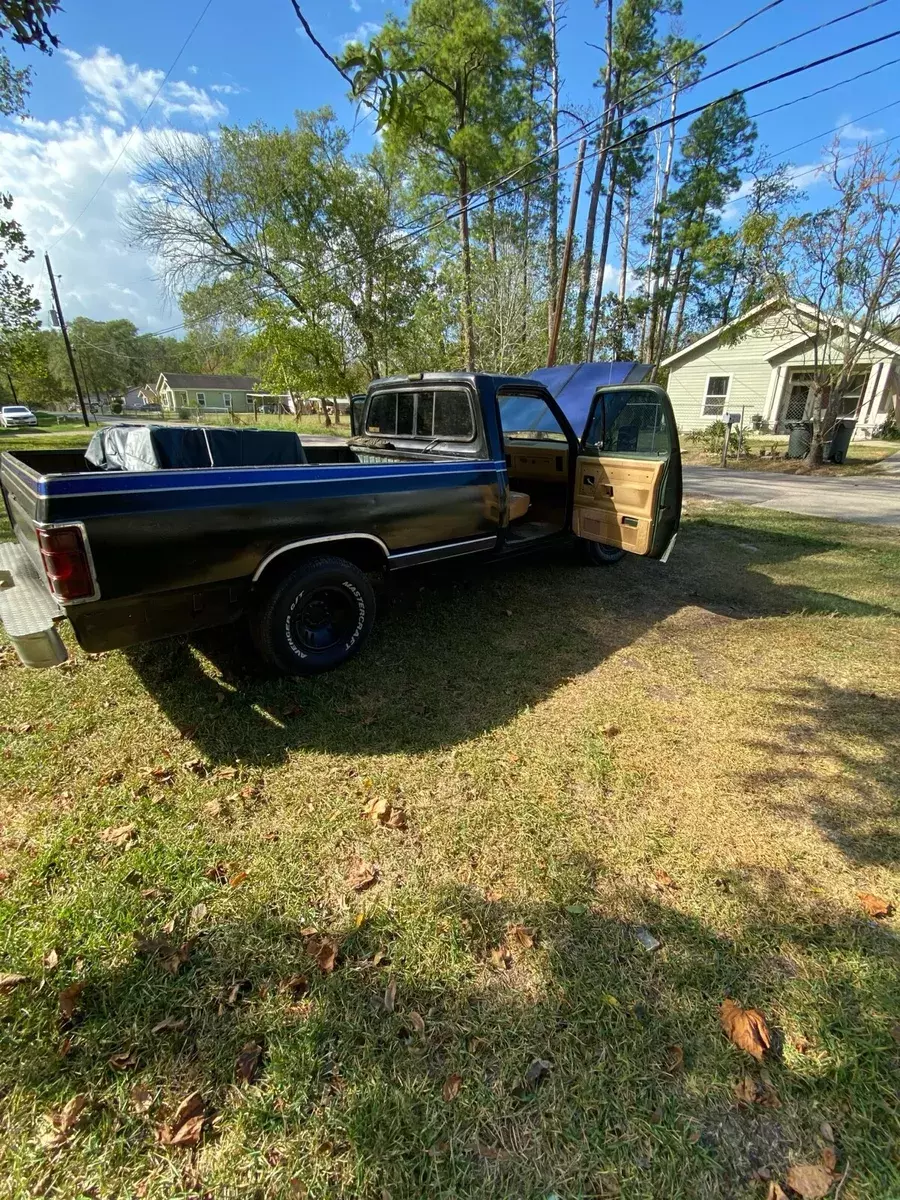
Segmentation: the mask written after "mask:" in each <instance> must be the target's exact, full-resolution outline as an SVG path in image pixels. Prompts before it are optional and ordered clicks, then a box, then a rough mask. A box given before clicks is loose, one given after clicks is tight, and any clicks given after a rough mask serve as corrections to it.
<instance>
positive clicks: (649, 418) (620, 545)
mask: <svg viewBox="0 0 900 1200" xmlns="http://www.w3.org/2000/svg"><path fill="white" fill-rule="evenodd" d="M680 521H681V450H680V448H679V445H678V431H677V429H676V428H675V415H674V413H673V411H672V402H671V401H670V400H669V397H668V396H667V395H666V393H665V392H664V391H663V389H662V388H660V387H656V386H654V385H652V384H632V385H631V386H625V387H615V386H613V387H601V388H597V390H596V392H595V393H594V398H593V401H592V403H591V408H590V413H589V415H588V421H587V425H586V426H585V430H584V434H583V436H582V439H581V445H580V447H579V452H578V459H577V462H576V467H575V496H574V505H573V510H572V529H573V532H574V533H576V534H577V535H578V536H579V537H582V538H585V539H586V540H587V541H591V542H599V543H601V544H603V545H605V546H609V547H614V548H616V549H620V550H627V551H628V552H629V553H631V554H642V555H645V556H646V557H648V558H661V559H666V558H668V555H669V551H670V549H671V547H672V543H673V541H674V540H675V534H676V533H677V531H678V526H679V523H680Z"/></svg>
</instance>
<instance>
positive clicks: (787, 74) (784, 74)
mask: <svg viewBox="0 0 900 1200" xmlns="http://www.w3.org/2000/svg"><path fill="white" fill-rule="evenodd" d="M896 37H900V29H895V30H893V31H892V32H891V33H885V34H882V35H881V36H880V37H877V38H870V39H869V41H866V42H859V43H857V45H855V46H848V47H847V48H846V49H844V50H838V51H836V52H835V53H834V54H827V55H825V56H824V57H823V58H817V59H814V60H813V61H812V62H808V63H803V64H802V65H801V66H798V67H792V68H791V69H790V70H788V71H781V72H780V73H779V74H777V75H771V76H769V77H768V78H767V79H760V80H758V81H757V82H756V83H751V84H748V85H747V86H746V87H742V88H735V89H734V90H733V91H731V92H729V93H728V94H727V95H724V96H719V97H717V99H715V100H710V101H708V102H707V103H706V104H698V105H697V106H696V107H694V108H689V109H686V110H685V111H684V112H682V113H678V114H676V116H675V117H674V119H673V118H671V117H666V118H665V119H664V120H662V121H657V122H656V123H655V124H653V125H648V126H647V127H646V128H644V129H638V130H635V131H634V132H633V133H630V134H627V135H626V136H625V137H623V138H619V140H618V141H615V142H611V143H610V144H609V145H608V146H607V147H606V149H607V151H609V150H617V149H619V148H620V147H621V146H625V145H628V144H629V143H630V142H633V141H636V140H637V139H639V138H645V137H646V136H647V135H648V134H650V133H653V132H654V131H655V130H657V129H663V128H665V127H666V126H669V125H671V124H673V121H674V122H680V121H684V120H686V119H687V118H688V117H693V116H696V115H697V114H698V113H701V112H705V111H706V110H707V109H709V108H713V107H715V105H717V104H723V103H725V102H726V101H728V100H732V99H735V98H736V97H738V96H744V95H747V94H748V93H749V92H755V91H757V90H758V89H759V88H762V87H769V86H770V85H771V84H773V83H779V82H780V81H781V80H782V79H790V78H791V77H792V76H794V75H800V74H802V73H803V72H804V71H810V70H812V69H813V68H814V67H821V66H823V65H824V64H825V63H829V62H834V61H835V60H836V59H839V58H845V57H846V56H847V55H848V54H855V53H856V52H857V51H859V50H865V49H867V48H868V47H869V46H877V45H880V43H882V42H887V41H890V40H891V39H892V38H896ZM826 90H827V89H826ZM599 153H600V151H599V149H598V150H592V151H591V153H590V154H589V155H588V156H587V157H588V158H596V157H597V155H598V154H599ZM574 161H575V160H574V159H573V160H572V161H571V162H568V163H566V164H565V165H564V166H561V167H556V168H554V169H553V170H552V171H547V172H545V173H544V174H543V175H541V176H539V177H538V178H537V179H531V180H528V181H527V182H526V183H523V184H517V185H516V186H515V187H512V188H507V190H506V191H505V192H500V193H499V194H498V195H495V196H493V197H487V198H485V199H484V200H479V201H478V202H477V203H476V204H470V205H468V206H467V207H468V211H469V212H476V211H477V210H478V209H479V208H484V206H485V205H486V204H488V203H489V202H490V200H491V199H493V200H495V201H496V200H502V199H503V198H504V197H505V196H509V195H512V194H513V193H514V192H520V191H522V190H523V188H526V187H531V186H533V185H534V184H535V183H540V182H541V181H542V180H544V179H550V178H552V176H553V175H558V174H560V172H562V171H566V170H568V169H569V167H571V166H573V165H574ZM458 215H459V212H456V213H451V214H449V215H448V216H446V217H444V218H442V219H441V220H439V221H435V222H434V223H433V224H431V225H425V226H421V227H420V228H418V229H414V230H413V231H412V232H411V233H410V234H409V235H408V236H409V237H410V238H413V237H421V236H423V235H424V234H426V233H430V232H432V231H433V230H434V229H438V228H439V227H440V226H441V225H446V224H447V223H448V222H449V221H451V220H455V219H456V217H457V216H458Z"/></svg>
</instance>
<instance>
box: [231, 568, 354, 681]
mask: <svg viewBox="0 0 900 1200" xmlns="http://www.w3.org/2000/svg"><path fill="white" fill-rule="evenodd" d="M374 621H375V592H374V591H373V590H372V585H371V583H370V582H369V580H368V579H367V578H366V576H365V574H364V573H363V572H362V571H361V570H360V569H359V567H357V566H356V565H355V564H354V563H351V562H348V561H347V559H345V558H330V557H329V558H311V559H309V560H307V561H306V562H304V563H303V564H301V565H300V566H299V567H298V568H297V569H296V570H294V571H291V573H290V574H289V575H286V576H285V577H284V578H283V579H281V580H279V581H278V583H276V584H275V585H274V587H273V588H272V590H271V591H269V592H267V593H264V595H263V596H262V598H261V600H260V602H259V605H258V607H257V609H256V611H255V612H254V613H253V614H252V615H251V617H250V633H251V636H252V638H253V643H254V645H255V646H256V649H257V650H258V651H259V653H260V655H261V656H262V658H263V660H264V662H265V664H266V665H267V666H268V667H270V668H271V669H272V670H275V671H277V672H279V673H280V674H282V675H318V674H320V673H321V672H322V671H331V670H333V669H334V668H335V667H339V666H341V665H342V664H343V663H345V662H347V661H348V660H349V659H351V658H353V656H354V655H355V654H358V653H359V651H360V650H361V649H362V647H363V644H364V643H365V641H366V639H367V638H368V636H369V633H370V632H371V630H372V625H373V623H374Z"/></svg>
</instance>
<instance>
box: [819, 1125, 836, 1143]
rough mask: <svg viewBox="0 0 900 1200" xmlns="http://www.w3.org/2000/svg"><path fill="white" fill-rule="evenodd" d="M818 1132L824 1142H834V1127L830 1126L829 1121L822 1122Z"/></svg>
mask: <svg viewBox="0 0 900 1200" xmlns="http://www.w3.org/2000/svg"><path fill="white" fill-rule="evenodd" d="M819 1133H821V1135H822V1137H823V1138H824V1139H825V1141H826V1142H834V1129H833V1128H832V1126H831V1122H830V1121H823V1122H822V1124H821V1125H820V1126H819Z"/></svg>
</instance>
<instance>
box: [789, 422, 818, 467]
mask: <svg viewBox="0 0 900 1200" xmlns="http://www.w3.org/2000/svg"><path fill="white" fill-rule="evenodd" d="M787 429H788V433H789V435H790V436H789V437H788V447H787V454H786V455H785V457H786V458H806V456H807V454H809V448H810V446H811V445H812V421H789V422H788V424H787Z"/></svg>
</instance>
